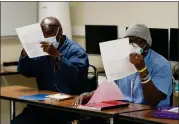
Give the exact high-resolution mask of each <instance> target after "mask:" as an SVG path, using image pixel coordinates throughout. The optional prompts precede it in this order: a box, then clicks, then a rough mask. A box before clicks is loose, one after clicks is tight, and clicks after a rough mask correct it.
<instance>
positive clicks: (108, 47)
mask: <svg viewBox="0 0 179 124" xmlns="http://www.w3.org/2000/svg"><path fill="white" fill-rule="evenodd" d="M99 46H100V51H101V57H102V62H103V65H104V69H105V72H106V76H107V79H108V81H114V80H118V79H121V78H124V77H126V76H129V75H131V74H133V73H135V72H137V70H136V68H135V67H134V65H133V64H131V63H130V61H129V54H130V53H132V52H133V48H132V47H131V45H129V39H128V38H124V39H118V40H113V41H108V42H102V43H100V44H99Z"/></svg>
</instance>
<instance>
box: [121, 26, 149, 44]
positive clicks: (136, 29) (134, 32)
mask: <svg viewBox="0 0 179 124" xmlns="http://www.w3.org/2000/svg"><path fill="white" fill-rule="evenodd" d="M128 36H135V37H139V38H141V39H144V40H146V42H147V43H148V44H149V45H150V46H151V45H152V38H151V35H150V30H149V28H148V27H147V26H146V25H144V24H135V25H131V26H130V27H129V28H128V29H127V31H126V34H125V36H124V37H128Z"/></svg>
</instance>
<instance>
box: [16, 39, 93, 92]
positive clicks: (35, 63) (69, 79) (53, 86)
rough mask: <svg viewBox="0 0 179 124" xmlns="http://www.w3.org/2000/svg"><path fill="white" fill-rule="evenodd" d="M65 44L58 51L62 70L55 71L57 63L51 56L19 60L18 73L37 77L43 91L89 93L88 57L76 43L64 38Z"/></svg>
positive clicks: (39, 86)
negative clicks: (60, 55) (60, 56)
mask: <svg viewBox="0 0 179 124" xmlns="http://www.w3.org/2000/svg"><path fill="white" fill-rule="evenodd" d="M64 39H65V42H64V44H63V45H62V46H61V47H58V48H57V50H58V51H59V52H60V53H61V54H62V62H61V64H60V69H59V70H57V71H55V65H56V62H55V60H54V59H52V57H50V56H42V57H36V58H32V59H30V58H29V57H25V58H22V57H20V58H19V65H18V72H20V73H21V74H22V75H24V76H27V77H35V78H36V81H37V85H38V88H39V89H41V90H50V91H60V92H63V93H67V94H81V93H83V92H87V91H88V89H89V85H90V84H88V83H87V82H86V80H87V74H88V67H89V61H88V55H87V53H86V51H85V50H84V49H83V48H82V47H81V46H80V45H79V44H77V43H76V42H74V41H72V40H70V39H68V38H67V37H66V36H64ZM57 89H58V90H57Z"/></svg>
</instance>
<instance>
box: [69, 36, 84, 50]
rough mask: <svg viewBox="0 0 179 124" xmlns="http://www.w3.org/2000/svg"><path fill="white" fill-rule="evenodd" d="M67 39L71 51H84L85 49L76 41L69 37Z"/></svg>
mask: <svg viewBox="0 0 179 124" xmlns="http://www.w3.org/2000/svg"><path fill="white" fill-rule="evenodd" d="M68 40H69V45H70V49H71V50H72V51H73V52H80V53H86V51H85V49H84V48H83V47H82V46H81V45H80V44H78V43H77V42H75V41H73V40H71V39H68Z"/></svg>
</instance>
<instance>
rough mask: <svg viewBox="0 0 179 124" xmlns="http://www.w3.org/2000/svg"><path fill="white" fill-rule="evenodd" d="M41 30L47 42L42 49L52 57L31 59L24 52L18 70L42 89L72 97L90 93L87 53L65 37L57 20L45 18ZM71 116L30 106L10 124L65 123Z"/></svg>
mask: <svg viewBox="0 0 179 124" xmlns="http://www.w3.org/2000/svg"><path fill="white" fill-rule="evenodd" d="M41 28H42V31H43V34H44V37H45V40H46V41H42V42H41V48H42V49H43V50H44V51H45V52H47V53H48V54H49V55H48V56H42V57H37V58H33V59H30V58H29V57H28V55H27V54H26V52H25V50H22V53H21V55H20V59H19V65H18V71H19V72H20V73H21V74H22V75H24V76H26V77H35V78H36V81H37V85H38V89H39V90H49V91H56V92H62V93H67V94H73V95H77V94H81V93H83V92H87V91H88V86H89V84H87V82H86V79H87V73H88V67H89V62H88V56H87V54H86V52H85V50H84V49H83V48H82V47H81V46H80V45H78V44H77V43H76V42H74V41H72V40H70V39H68V37H67V36H65V35H63V30H62V26H61V24H60V22H59V21H58V19H56V18H54V17H47V18H45V19H44V20H42V22H41ZM62 113H63V114H62ZM72 116H74V115H72ZM72 116H71V115H70V114H68V113H65V112H61V111H56V110H51V109H47V108H41V107H36V106H33V105H28V106H27V107H26V108H25V109H24V111H23V112H22V113H21V114H20V115H18V116H17V117H16V118H15V119H14V120H13V121H12V122H11V124H44V123H45V124H46V123H48V124H49V123H52V122H53V121H55V122H58V123H60V124H63V123H66V120H67V119H70V118H71V117H72Z"/></svg>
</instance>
